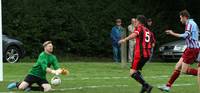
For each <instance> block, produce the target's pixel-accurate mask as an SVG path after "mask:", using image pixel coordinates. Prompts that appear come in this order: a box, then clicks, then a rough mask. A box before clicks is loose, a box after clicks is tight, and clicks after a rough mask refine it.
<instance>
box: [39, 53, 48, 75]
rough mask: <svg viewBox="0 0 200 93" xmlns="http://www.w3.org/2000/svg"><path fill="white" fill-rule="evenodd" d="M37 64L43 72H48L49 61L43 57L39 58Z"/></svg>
mask: <svg viewBox="0 0 200 93" xmlns="http://www.w3.org/2000/svg"><path fill="white" fill-rule="evenodd" d="M37 62H38V63H39V64H40V66H41V68H42V71H44V72H45V71H46V69H47V66H48V65H47V60H46V59H45V58H44V57H43V56H39V58H38V60H37Z"/></svg>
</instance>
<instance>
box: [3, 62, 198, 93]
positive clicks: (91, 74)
mask: <svg viewBox="0 0 200 93" xmlns="http://www.w3.org/2000/svg"><path fill="white" fill-rule="evenodd" d="M32 65H33V64H32V63H18V64H8V63H4V81H3V82H0V93H1V92H10V91H9V90H7V89H6V86H7V84H8V83H9V82H11V81H20V80H23V79H24V77H25V76H26V74H27V72H28V70H29V68H30V67H31V66H32ZM129 65H130V64H129ZM174 65H175V63H149V64H146V65H145V67H144V68H143V71H142V73H143V76H144V78H145V79H146V81H147V82H149V83H150V84H152V85H153V86H154V88H153V91H152V93H162V92H160V91H159V90H158V89H157V86H158V85H162V84H165V83H166V82H167V80H168V77H169V76H170V74H171V73H172V71H173V67H174ZM61 66H62V67H67V68H68V69H69V70H70V75H69V76H61V78H62V84H61V85H60V86H56V87H55V86H53V88H54V89H56V90H55V91H53V92H50V93H139V91H140V88H141V86H140V85H139V84H138V83H137V82H136V81H135V80H133V79H131V78H129V66H127V68H121V65H120V64H115V63H110V62H108V63H98V62H96V63H94V62H75V63H74V62H66V63H61ZM194 66H196V65H194ZM51 77H52V75H48V79H50V78H51ZM196 81H197V80H196V77H194V76H186V75H183V76H181V77H180V78H179V79H178V80H177V81H176V82H175V85H177V84H179V85H181V86H174V87H173V88H172V90H171V93H198V84H197V82H196ZM183 84H191V85H183ZM12 92H14V93H20V91H18V90H13V91H12ZM22 93H23V92H22ZM32 93H38V92H32Z"/></svg>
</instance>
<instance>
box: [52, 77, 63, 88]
mask: <svg viewBox="0 0 200 93" xmlns="http://www.w3.org/2000/svg"><path fill="white" fill-rule="evenodd" d="M51 84H52V85H54V86H58V85H60V84H61V79H60V77H58V76H54V77H53V78H52V79H51Z"/></svg>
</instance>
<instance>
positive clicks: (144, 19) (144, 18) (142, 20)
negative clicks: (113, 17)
mask: <svg viewBox="0 0 200 93" xmlns="http://www.w3.org/2000/svg"><path fill="white" fill-rule="evenodd" d="M136 19H137V20H138V21H140V23H141V24H144V25H145V24H146V20H147V19H146V17H145V16H144V15H137V18H136Z"/></svg>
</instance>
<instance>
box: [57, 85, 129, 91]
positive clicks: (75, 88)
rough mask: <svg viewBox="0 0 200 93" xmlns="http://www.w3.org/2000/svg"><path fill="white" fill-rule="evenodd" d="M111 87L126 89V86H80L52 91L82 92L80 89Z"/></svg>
mask: <svg viewBox="0 0 200 93" xmlns="http://www.w3.org/2000/svg"><path fill="white" fill-rule="evenodd" d="M112 87H128V85H100V86H81V87H72V88H62V89H54V90H59V91H66V90H82V89H95V88H112Z"/></svg>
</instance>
